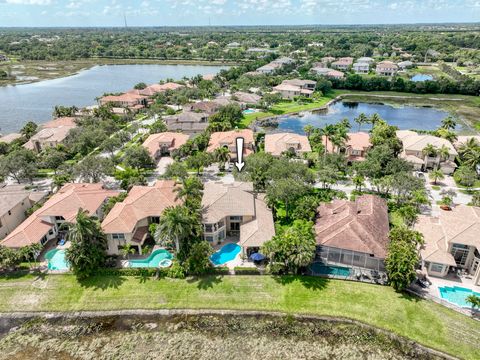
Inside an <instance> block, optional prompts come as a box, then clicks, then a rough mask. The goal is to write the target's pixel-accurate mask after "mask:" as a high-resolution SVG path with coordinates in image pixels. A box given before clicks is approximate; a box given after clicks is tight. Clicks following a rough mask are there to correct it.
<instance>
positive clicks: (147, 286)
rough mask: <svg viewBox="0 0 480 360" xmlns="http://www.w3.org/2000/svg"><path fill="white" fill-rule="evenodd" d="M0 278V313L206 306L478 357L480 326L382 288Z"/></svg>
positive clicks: (306, 282) (267, 280) (272, 281)
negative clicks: (316, 319)
mask: <svg viewBox="0 0 480 360" xmlns="http://www.w3.org/2000/svg"><path fill="white" fill-rule="evenodd" d="M34 280H35V278H34V277H33V276H31V275H28V276H24V277H17V278H11V279H5V278H1V279H0V298H1V299H2V301H1V302H0V311H73V310H115V309H161V308H205V309H242V310H272V311H284V312H288V313H304V314H316V315H329V316H340V317H348V318H352V319H356V320H360V321H363V322H366V323H368V324H371V325H374V326H378V327H381V328H384V329H387V330H390V331H393V332H395V333H397V334H399V335H402V336H405V337H407V338H410V339H412V340H414V341H417V342H419V343H421V344H424V345H426V346H429V347H432V348H436V349H438V350H441V351H445V352H448V353H450V354H452V355H455V356H459V357H462V358H467V359H475V358H476V359H478V354H480V343H479V342H478V338H479V337H480V323H479V322H476V321H474V320H472V319H470V318H468V317H466V316H464V315H462V314H459V313H456V312H454V311H452V310H449V309H447V308H445V307H443V306H440V305H438V304H435V303H433V302H431V301H425V300H421V299H419V298H416V297H412V296H409V295H405V294H399V293H396V292H395V291H393V289H391V288H389V287H384V286H378V285H370V284H362V283H355V282H347V281H336V280H327V279H322V278H313V277H295V276H288V277H269V276H225V277H221V276H210V277H204V278H200V279H197V280H188V279H187V280H173V279H161V280H158V281H156V280H151V279H141V278H137V277H127V276H123V277H115V276H105V277H97V278H93V279H90V280H89V281H87V282H85V283H83V284H81V285H80V284H78V283H77V281H76V279H75V278H74V277H73V276H72V275H49V276H45V277H44V278H42V279H40V280H39V281H36V282H35V281H34Z"/></svg>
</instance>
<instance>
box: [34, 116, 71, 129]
mask: <svg viewBox="0 0 480 360" xmlns="http://www.w3.org/2000/svg"><path fill="white" fill-rule="evenodd" d="M64 126H67V127H68V126H69V127H72V128H74V127H77V123H76V122H75V118H73V117H59V118H56V119H53V120H51V121H49V122H46V123H44V124H42V128H43V129H48V128H58V127H64Z"/></svg>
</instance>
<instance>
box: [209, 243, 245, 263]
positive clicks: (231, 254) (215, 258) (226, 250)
mask: <svg viewBox="0 0 480 360" xmlns="http://www.w3.org/2000/svg"><path fill="white" fill-rule="evenodd" d="M241 250H242V248H241V247H240V246H239V245H237V244H233V243H230V244H227V245H224V246H222V248H221V249H220V250H218V251H217V252H215V253H214V254H213V255H212V256H210V260H211V261H212V263H213V264H214V265H223V264H225V263H226V262H229V261H232V260H233V259H235V257H236V256H237V255H238V254H239V253H240V251H241Z"/></svg>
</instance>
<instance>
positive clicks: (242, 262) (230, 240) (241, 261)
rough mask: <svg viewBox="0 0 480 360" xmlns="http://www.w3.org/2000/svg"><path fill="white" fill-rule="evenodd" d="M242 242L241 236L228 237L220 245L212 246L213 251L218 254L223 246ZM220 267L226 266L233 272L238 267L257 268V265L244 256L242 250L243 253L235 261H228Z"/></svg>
mask: <svg viewBox="0 0 480 360" xmlns="http://www.w3.org/2000/svg"><path fill="white" fill-rule="evenodd" d="M239 241H240V237H239V236H227V237H226V238H225V240H224V241H223V242H221V243H220V244H212V247H213V251H214V252H216V251H218V250H220V249H221V248H222V247H223V246H225V245H227V244H238V242H239ZM220 266H226V267H228V268H229V269H231V270H233V268H235V267H237V266H242V267H256V265H255V264H254V263H253V261H250V260H248V258H246V254H244V249H243V248H242V251H240V253H239V254H238V255H237V256H236V257H235V259H233V260H231V261H227V262H226V263H225V264H223V265H220Z"/></svg>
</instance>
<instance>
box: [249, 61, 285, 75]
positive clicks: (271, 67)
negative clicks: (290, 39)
mask: <svg viewBox="0 0 480 360" xmlns="http://www.w3.org/2000/svg"><path fill="white" fill-rule="evenodd" d="M281 66H282V65H280V64H272V63H270V64H266V65H263V66H260V67H259V68H258V69H257V70H255V72H257V73H260V74H271V73H273V72H274V71H275V70H277V69H279V68H280V67H281Z"/></svg>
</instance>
